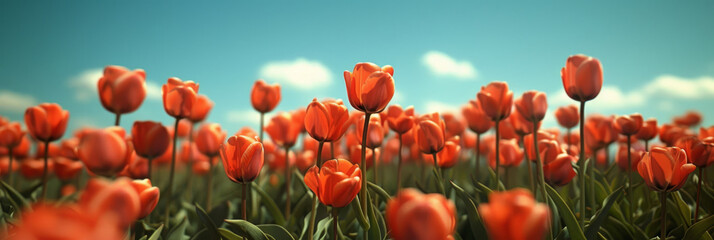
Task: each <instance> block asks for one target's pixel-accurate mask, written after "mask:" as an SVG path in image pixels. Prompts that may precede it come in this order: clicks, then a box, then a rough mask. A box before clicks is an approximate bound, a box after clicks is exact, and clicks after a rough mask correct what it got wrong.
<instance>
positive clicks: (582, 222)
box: [534, 101, 585, 229]
mask: <svg viewBox="0 0 714 240" xmlns="http://www.w3.org/2000/svg"><path fill="white" fill-rule="evenodd" d="M584 126H585V101H580V159H579V160H578V165H579V168H578V180H579V181H580V228H581V229H585V151H584V150H585V128H584ZM534 136H535V135H534ZM536 146H538V144H536ZM543 188H545V186H543Z"/></svg>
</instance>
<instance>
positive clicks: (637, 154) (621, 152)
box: [615, 144, 645, 171]
mask: <svg viewBox="0 0 714 240" xmlns="http://www.w3.org/2000/svg"><path fill="white" fill-rule="evenodd" d="M644 154H645V150H644V149H642V148H636V147H634V148H632V149H630V160H631V163H632V166H630V167H629V168H628V167H627V144H620V147H619V148H618V149H617V156H615V162H616V163H617V166H618V167H620V170H622V171H629V170H632V171H637V165H638V164H639V163H640V160H642V156H643V155H644Z"/></svg>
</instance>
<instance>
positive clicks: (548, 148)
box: [538, 139, 565, 166]
mask: <svg viewBox="0 0 714 240" xmlns="http://www.w3.org/2000/svg"><path fill="white" fill-rule="evenodd" d="M538 150H540V153H539V154H540V159H541V161H543V164H544V166H545V164H548V163H551V162H553V161H555V160H556V159H557V158H558V155H560V154H563V153H565V151H564V150H563V148H561V147H560V144H559V143H558V141H555V140H553V139H541V140H539V141H538Z"/></svg>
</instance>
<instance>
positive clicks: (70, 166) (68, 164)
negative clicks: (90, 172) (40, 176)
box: [53, 157, 84, 181]
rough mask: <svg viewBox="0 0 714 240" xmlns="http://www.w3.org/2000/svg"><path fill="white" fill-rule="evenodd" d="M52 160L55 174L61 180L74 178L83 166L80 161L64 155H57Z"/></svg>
mask: <svg viewBox="0 0 714 240" xmlns="http://www.w3.org/2000/svg"><path fill="white" fill-rule="evenodd" d="M53 160H54V162H55V166H54V172H55V176H57V178H58V179H59V180H62V181H67V180H71V179H74V178H75V177H76V176H77V175H78V174H79V172H80V171H82V167H84V165H83V164H82V162H80V161H75V160H71V159H68V158H64V157H57V158H54V159H53Z"/></svg>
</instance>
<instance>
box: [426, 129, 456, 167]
mask: <svg viewBox="0 0 714 240" xmlns="http://www.w3.org/2000/svg"><path fill="white" fill-rule="evenodd" d="M459 142H460V138H459V136H455V137H453V138H450V139H449V140H448V141H446V143H445V144H444V148H443V149H442V150H441V151H439V153H437V154H436V160H437V164H439V167H440V168H450V167H453V166H454V165H456V163H457V162H458V161H459V152H460V151H461V145H459ZM429 162H432V163H433V162H434V160H433V159H432V160H431V161H429Z"/></svg>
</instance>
